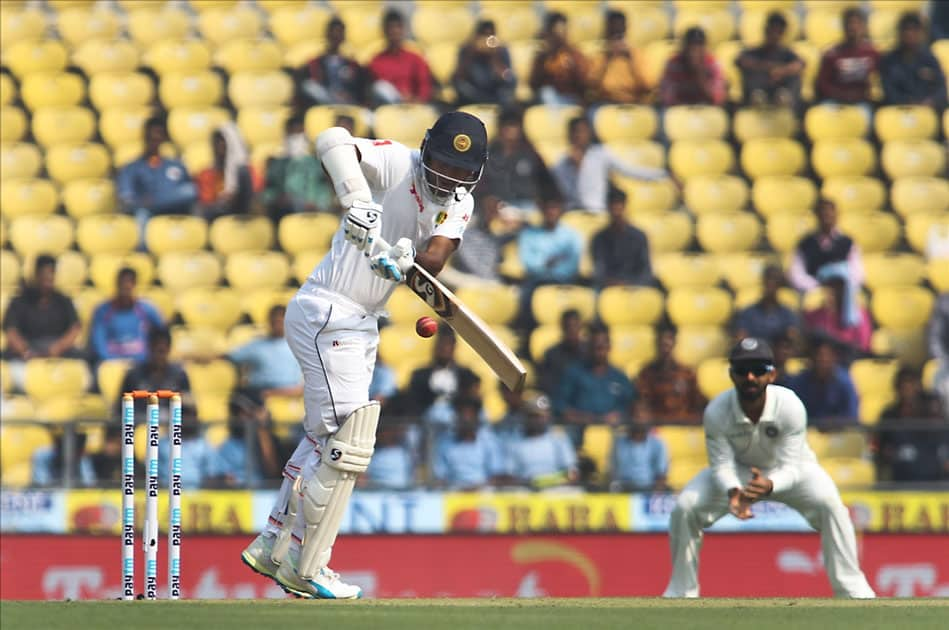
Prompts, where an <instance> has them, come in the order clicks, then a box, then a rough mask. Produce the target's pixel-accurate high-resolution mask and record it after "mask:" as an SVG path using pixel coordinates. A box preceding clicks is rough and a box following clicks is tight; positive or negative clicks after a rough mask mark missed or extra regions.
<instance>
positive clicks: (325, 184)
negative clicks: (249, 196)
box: [261, 115, 336, 223]
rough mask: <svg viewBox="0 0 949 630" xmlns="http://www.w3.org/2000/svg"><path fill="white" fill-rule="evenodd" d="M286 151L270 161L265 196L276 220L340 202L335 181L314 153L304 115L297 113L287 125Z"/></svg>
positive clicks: (284, 147)
mask: <svg viewBox="0 0 949 630" xmlns="http://www.w3.org/2000/svg"><path fill="white" fill-rule="evenodd" d="M284 133H285V137H284V140H283V155H280V156H278V157H273V158H270V159H269V160H268V161H267V175H266V182H265V184H264V190H263V192H262V193H261V200H262V201H263V203H264V205H265V206H266V207H267V214H269V215H270V218H271V220H273V222H274V223H278V222H279V221H280V219H282V218H283V217H284V216H286V215H288V214H291V213H293V212H325V211H330V210H331V209H332V208H333V207H334V206H335V204H336V194H335V192H334V190H333V186H332V184H330V182H329V180H328V179H327V177H326V174H325V173H324V172H323V166H322V164H320V161H319V160H318V159H316V156H314V155H313V151H312V145H311V143H310V141H309V140H308V139H307V137H306V134H305V133H304V131H303V118H302V117H300V116H298V115H293V116H290V117H289V118H287V122H286V123H285V125H284Z"/></svg>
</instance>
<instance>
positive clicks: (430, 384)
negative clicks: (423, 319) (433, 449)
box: [409, 324, 480, 430]
mask: <svg viewBox="0 0 949 630" xmlns="http://www.w3.org/2000/svg"><path fill="white" fill-rule="evenodd" d="M455 347H456V340H455V331H453V330H452V329H451V328H449V327H448V326H447V325H445V324H442V325H440V326H439V327H438V333H437V335H436V336H435V351H434V353H433V356H432V363H431V364H430V365H427V366H425V367H422V368H419V369H417V370H415V371H414V372H412V377H411V379H410V380H409V396H410V398H411V400H412V402H413V403H414V406H415V409H414V411H415V413H418V414H419V415H422V416H423V417H424V418H425V419H426V420H427V421H428V422H429V423H430V424H432V425H434V426H435V428H436V430H441V429H445V428H447V427H448V426H449V425H451V423H452V420H453V419H454V415H455V409H454V402H455V400H456V398H458V397H459V396H460V395H461V394H463V393H466V392H467V393H472V390H473V389H474V388H475V385H476V384H477V383H480V381H479V379H478V377H477V376H476V375H475V373H474V372H472V371H471V370H469V369H468V368H466V367H463V366H460V365H458V364H457V363H456V362H455Z"/></svg>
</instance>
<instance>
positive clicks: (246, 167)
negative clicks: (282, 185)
mask: <svg viewBox="0 0 949 630" xmlns="http://www.w3.org/2000/svg"><path fill="white" fill-rule="evenodd" d="M211 149H212V151H213V153H214V164H213V165H211V166H209V167H208V168H206V169H204V170H203V171H201V172H200V173H199V174H198V177H197V182H198V204H199V212H200V213H201V214H202V215H204V217H205V218H207V219H209V220H210V219H214V218H216V217H219V216H222V215H225V214H245V213H247V212H248V211H250V204H251V201H252V200H253V198H254V191H255V190H258V189H259V188H260V186H258V185H255V181H254V180H255V174H254V172H253V171H252V170H251V166H250V160H249V156H248V153H247V147H246V146H245V145H244V141H243V140H242V139H241V135H240V132H239V131H238V130H237V125H235V124H234V123H233V122H226V123H224V124H223V125H221V126H220V127H218V128H217V129H216V130H215V131H214V133H213V134H211Z"/></svg>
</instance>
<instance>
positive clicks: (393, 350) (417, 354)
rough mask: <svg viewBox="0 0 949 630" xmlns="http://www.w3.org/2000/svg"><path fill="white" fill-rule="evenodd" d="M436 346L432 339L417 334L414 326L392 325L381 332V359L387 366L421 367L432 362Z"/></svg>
mask: <svg viewBox="0 0 949 630" xmlns="http://www.w3.org/2000/svg"><path fill="white" fill-rule="evenodd" d="M434 346H435V344H434V343H432V341H431V340H430V339H423V338H421V337H419V336H418V335H416V334H415V327H414V325H413V326H410V325H407V324H406V325H391V326H386V327H385V328H383V329H382V330H381V331H380V332H379V357H380V358H381V359H382V360H383V361H384V362H385V363H386V364H387V365H399V364H400V363H408V364H410V365H413V366H414V367H421V366H422V365H424V364H426V363H428V362H429V361H430V360H431V356H432V349H433V348H434Z"/></svg>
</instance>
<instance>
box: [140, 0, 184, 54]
mask: <svg viewBox="0 0 949 630" xmlns="http://www.w3.org/2000/svg"><path fill="white" fill-rule="evenodd" d="M190 30H191V16H189V15H188V14H187V13H186V12H184V11H180V10H177V9H174V8H172V7H171V6H169V5H167V4H166V6H165V7H163V8H157V5H155V4H154V3H149V6H147V7H145V8H137V9H135V10H133V11H129V12H128V31H129V35H131V36H132V39H133V40H134V41H135V43H136V44H137V45H138V46H139V47H140V48H143V49H147V48H149V47H150V46H152V45H153V44H156V43H158V42H160V41H163V40H180V39H184V38H185V37H186V36H187V35H188V32H189V31H190Z"/></svg>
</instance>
